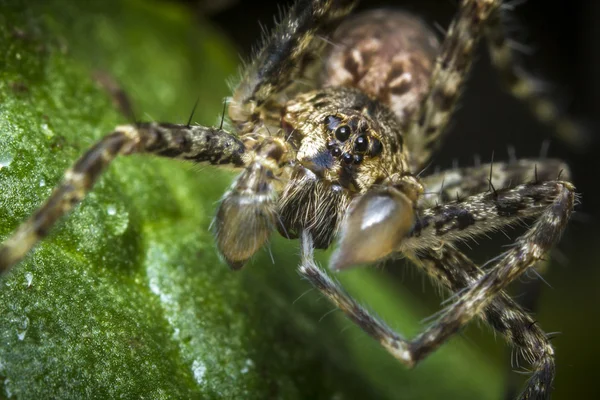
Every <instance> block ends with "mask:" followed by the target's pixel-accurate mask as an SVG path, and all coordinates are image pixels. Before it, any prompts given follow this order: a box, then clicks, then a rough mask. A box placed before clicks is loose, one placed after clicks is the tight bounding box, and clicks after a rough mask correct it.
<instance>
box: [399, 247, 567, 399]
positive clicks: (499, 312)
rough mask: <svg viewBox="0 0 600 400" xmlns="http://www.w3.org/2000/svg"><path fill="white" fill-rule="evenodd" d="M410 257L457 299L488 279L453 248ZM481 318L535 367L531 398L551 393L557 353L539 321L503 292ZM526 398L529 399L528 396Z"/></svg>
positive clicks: (409, 255)
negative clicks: (479, 281)
mask: <svg viewBox="0 0 600 400" xmlns="http://www.w3.org/2000/svg"><path fill="white" fill-rule="evenodd" d="M407 256H408V257H409V258H410V259H411V260H412V261H413V262H414V263H415V264H416V265H418V266H419V267H421V268H423V269H424V270H425V271H426V272H427V274H429V275H430V276H431V277H432V278H434V280H435V282H436V283H440V284H441V285H442V286H443V287H445V288H446V289H448V290H449V291H451V292H452V293H455V296H459V293H461V292H462V291H464V290H465V289H466V288H468V287H470V286H472V285H474V284H475V283H476V282H477V281H478V280H480V279H481V278H482V277H483V275H484V271H483V270H482V269H480V268H479V267H478V266H477V265H476V264H474V263H473V262H472V261H471V260H470V259H469V258H468V257H467V256H466V255H464V254H463V253H461V252H460V251H458V250H457V249H456V248H454V247H453V246H451V245H444V246H442V247H441V248H439V249H428V250H423V251H419V252H418V253H407ZM479 316H480V317H481V318H482V319H483V320H484V321H485V322H486V323H487V324H488V325H490V326H491V327H492V328H494V330H495V331H496V332H498V333H500V334H502V335H503V336H504V337H505V339H506V340H507V342H508V343H510V344H511V345H512V346H513V347H514V348H515V349H516V350H518V356H520V357H521V358H523V359H525V360H526V361H527V362H528V363H529V364H530V365H531V366H532V376H531V378H530V381H529V383H528V385H527V389H526V392H527V391H529V392H530V393H531V396H533V393H535V392H533V390H534V389H535V390H537V391H538V392H543V393H549V392H550V389H551V386H552V382H553V380H554V371H555V363H554V349H553V348H552V345H551V343H550V340H549V339H548V336H547V335H546V334H545V333H544V331H542V329H541V328H540V327H539V326H538V325H537V324H536V321H535V320H534V319H533V318H531V316H529V315H528V314H527V313H526V312H525V311H524V309H523V308H522V306H520V305H519V304H517V303H516V302H515V301H514V300H512V299H511V298H510V297H509V296H508V295H507V294H506V293H505V292H504V291H501V292H499V293H498V295H497V296H496V297H495V298H494V299H493V300H492V301H491V302H490V303H489V304H488V305H487V306H486V307H485V308H484V309H483V312H482V313H481V314H479ZM517 361H518V359H517ZM513 391H514V389H513V390H510V392H513ZM528 396H529V395H528ZM531 396H530V397H531ZM511 397H512V396H511ZM522 397H524V398H527V396H525V395H523V396H522Z"/></svg>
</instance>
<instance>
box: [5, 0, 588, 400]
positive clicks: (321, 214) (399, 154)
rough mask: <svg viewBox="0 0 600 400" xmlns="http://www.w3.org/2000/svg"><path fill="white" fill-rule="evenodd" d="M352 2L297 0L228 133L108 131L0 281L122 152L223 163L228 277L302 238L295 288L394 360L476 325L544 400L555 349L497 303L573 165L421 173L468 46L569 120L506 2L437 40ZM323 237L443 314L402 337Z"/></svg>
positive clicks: (558, 120) (465, 12)
mask: <svg viewBox="0 0 600 400" xmlns="http://www.w3.org/2000/svg"><path fill="white" fill-rule="evenodd" d="M355 3H356V1H351V0H314V1H308V0H300V1H297V2H296V3H295V4H294V5H293V6H292V7H291V8H290V9H289V11H288V13H287V14H286V15H285V16H283V18H282V19H281V21H280V22H279V23H278V24H277V26H276V28H275V29H274V30H273V32H272V33H271V35H270V36H269V37H268V38H266V40H265V42H264V43H263V45H262V47H261V49H260V50H259V51H258V52H257V53H256V55H255V57H254V59H253V61H252V62H251V63H249V64H248V65H246V67H245V69H244V71H243V72H242V76H241V81H240V83H239V84H238V85H237V88H236V89H235V91H234V93H233V96H232V98H231V99H230V101H229V105H228V117H229V119H230V123H231V125H230V126H231V129H229V130H231V131H232V132H229V131H228V130H226V129H223V128H222V127H219V128H213V127H205V126H198V125H191V124H189V123H188V124H185V125H180V124H172V123H156V122H151V123H136V124H131V125H124V126H119V127H117V128H116V129H115V131H114V132H113V133H111V134H109V135H108V136H106V137H105V138H104V139H102V140H100V141H99V142H98V143H97V144H95V145H94V146H93V147H92V148H91V149H89V150H88V151H87V152H86V153H85V154H84V155H83V156H82V157H81V158H80V159H79V160H78V161H77V162H76V163H75V164H74V165H73V167H72V168H71V169H69V170H68V171H67V172H66V174H65V177H64V180H63V181H62V183H61V184H60V185H59V186H58V187H57V188H56V189H55V190H54V192H53V193H52V195H51V196H50V198H49V199H48V200H47V201H46V203H44V205H43V206H42V207H41V208H40V209H39V210H38V211H37V212H35V214H33V216H32V217H30V218H29V219H28V220H27V221H26V222H24V223H23V224H22V225H21V226H20V227H19V228H18V229H17V230H16V232H15V233H14V234H13V235H12V236H11V237H10V238H9V239H8V240H6V241H5V242H4V244H3V245H2V247H1V248H0V271H8V270H9V269H10V268H11V267H12V266H14V265H15V264H17V263H18V262H19V261H20V260H21V259H22V258H23V257H24V256H25V255H26V254H27V253H28V252H29V251H30V250H31V248H32V247H34V245H35V244H36V243H37V242H38V241H39V240H40V239H42V238H43V237H45V236H46V235H47V234H48V232H49V230H50V228H51V227H52V226H53V225H54V224H55V223H56V221H57V220H58V219H59V218H60V217H62V216H63V215H65V214H66V213H67V212H69V211H70V210H71V209H72V208H73V207H75V205H77V204H78V203H79V202H80V201H81V200H82V199H83V198H84V197H85V195H86V194H87V193H88V192H89V191H90V190H91V189H92V186H93V184H94V182H95V181H96V180H97V179H98V177H99V176H100V175H101V173H102V172H103V171H104V170H105V169H106V167H108V165H109V164H110V163H111V162H112V161H113V160H114V159H115V157H117V156H118V155H130V154H136V153H149V154H154V155H158V156H163V157H169V158H177V159H183V160H189V161H192V162H196V163H210V164H213V165H226V166H233V167H237V168H239V169H240V170H241V174H240V175H239V177H238V178H237V179H236V180H235V182H234V183H233V185H232V186H231V188H230V189H229V191H228V192H227V193H226V194H225V195H224V196H223V198H222V200H221V202H220V205H219V207H218V211H217V214H216V217H215V220H214V224H213V226H214V230H215V236H216V243H217V247H218V249H219V251H220V253H221V254H222V256H223V258H224V260H225V261H226V262H227V263H228V264H229V266H230V267H231V268H232V269H236V270H237V269H239V268H241V267H242V266H243V265H244V264H245V263H246V262H247V261H248V260H249V259H250V258H251V257H252V256H253V255H254V254H255V253H256V252H257V251H258V250H259V249H260V248H261V247H262V246H263V245H264V244H265V242H266V241H267V240H268V238H269V236H270V234H271V232H272V231H273V230H274V229H275V228H277V229H278V230H279V232H280V233H281V234H282V235H283V236H285V237H288V238H297V237H300V238H301V247H302V261H301V264H300V266H299V268H298V271H299V273H300V275H301V276H302V277H304V278H306V279H307V280H308V281H309V282H310V283H311V284H312V285H313V286H315V287H316V288H317V289H319V290H320V291H321V293H323V294H324V295H325V296H326V297H327V298H329V300H331V301H332V302H333V303H334V304H335V305H336V306H337V307H339V309H341V310H342V311H343V312H344V313H345V314H346V315H347V316H348V318H349V319H351V320H352V321H354V322H355V323H356V324H357V325H358V326H360V327H361V328H362V329H363V330H364V331H365V332H366V333H367V334H369V335H370V336H372V337H373V338H374V339H376V340H378V341H379V342H380V343H381V345H382V346H384V347H385V349H386V350H387V351H389V353H390V354H392V355H393V356H394V357H396V358H397V359H398V360H399V361H400V362H402V363H404V364H405V365H407V366H409V367H412V366H415V365H416V364H417V363H418V362H419V361H421V360H422V359H424V358H425V357H426V356H428V355H429V354H430V353H431V352H432V351H434V350H435V349H436V348H437V347H439V346H440V345H441V344H442V343H444V342H445V341H446V340H447V339H448V338H449V337H451V336H452V335H453V334H455V333H456V332H458V331H459V330H460V329H461V328H462V327H463V326H464V325H465V324H467V323H468V322H469V321H470V320H471V319H473V317H479V318H481V319H482V320H483V321H485V322H486V323H487V324H489V325H490V326H491V327H492V328H493V329H495V330H496V331H497V332H498V333H500V334H502V335H503V336H504V337H505V338H506V340H507V341H508V342H509V343H510V344H511V345H512V346H514V347H515V348H516V349H518V351H519V352H520V354H521V355H522V356H523V357H524V358H525V359H526V360H527V361H528V362H529V363H530V364H531V370H532V375H531V378H530V379H529V381H528V383H527V385H526V387H525V389H524V391H523V392H522V393H521V395H520V398H522V399H528V398H536V399H537V398H548V397H549V396H550V392H551V386H552V382H553V379H554V372H555V364H554V350H553V348H552V346H551V344H550V342H549V339H548V337H547V335H546V334H545V333H544V332H543V331H542V330H541V328H540V327H539V326H538V325H537V324H536V322H535V321H534V320H533V319H532V318H531V317H530V316H529V315H528V314H527V313H526V312H525V311H524V310H523V309H522V308H521V306H519V305H518V304H517V303H516V302H515V301H514V300H512V299H511V298H510V297H509V296H508V295H507V294H506V292H505V291H504V289H505V288H506V287H507V286H508V285H509V284H510V283H511V282H512V281H514V280H515V279H516V278H517V277H519V276H520V275H521V274H523V273H524V272H525V271H527V270H528V268H530V267H532V266H533V265H534V264H535V263H536V262H537V261H539V260H541V259H542V258H543V256H544V254H546V253H547V252H548V251H549V250H550V249H551V248H552V247H553V246H554V245H555V244H556V242H557V241H558V240H559V237H560V235H561V233H562V232H563V230H564V229H565V226H566V225H567V222H568V220H569V217H570V215H571V212H572V210H573V206H574V203H575V201H576V195H575V191H574V187H573V185H572V184H571V183H570V182H569V181H568V179H569V176H568V168H567V167H566V166H565V165H564V163H562V162H561V161H558V160H551V159H545V158H544V159H538V160H518V161H517V160H513V161H511V162H508V163H500V162H496V163H491V164H487V165H480V166H475V167H471V168H462V169H454V170H452V171H447V172H441V173H434V174H432V175H429V176H421V175H422V172H423V171H424V169H425V168H426V166H427V163H428V161H429V159H430V157H431V155H432V153H433V152H434V151H435V150H436V149H437V148H438V146H439V144H440V143H441V141H442V137H443V134H444V133H445V132H446V131H447V126H448V122H449V120H450V118H451V116H452V114H453V111H454V110H455V109H456V105H457V102H458V100H459V98H460V94H461V92H462V90H463V87H464V84H465V80H466V78H467V76H468V72H469V69H470V67H471V64H472V62H473V58H474V51H475V49H476V47H477V44H478V42H479V41H480V39H481V38H485V39H486V41H487V44H488V48H489V52H490V54H491V58H492V63H493V65H494V66H495V67H496V68H497V69H498V70H499V72H500V75H501V76H502V77H503V78H504V80H505V82H506V84H507V85H508V89H509V90H510V92H511V93H512V94H514V95H515V96H516V97H518V98H520V99H522V100H523V101H524V102H526V103H527V104H528V105H529V106H531V108H532V111H533V112H534V113H535V114H536V115H537V116H538V117H539V118H540V119H541V120H542V121H544V122H546V123H548V124H550V125H552V126H554V127H555V128H556V131H557V132H558V133H559V135H561V136H562V137H563V138H565V139H567V140H568V139H569V138H572V137H573V135H574V133H573V132H574V130H573V129H574V128H573V124H572V123H570V122H569V120H568V119H567V118H565V117H563V116H561V115H560V113H558V111H557V110H556V108H555V107H554V106H553V104H552V103H551V102H549V101H548V100H546V99H544V98H543V97H541V96H538V95H537V94H536V93H535V90H534V86H533V84H532V82H531V80H529V79H528V78H527V76H526V75H524V74H523V73H522V72H521V70H520V69H519V68H518V66H517V64H516V62H515V60H514V58H513V55H512V52H511V49H510V46H509V44H508V39H507V37H506V34H505V32H504V30H503V26H502V13H503V7H505V5H503V4H502V2H501V0H462V1H461V2H460V6H459V11H458V13H457V15H456V17H455V18H454V20H453V21H452V23H451V25H450V27H449V29H448V31H447V33H446V35H445V38H444V39H443V41H442V42H441V43H439V42H438V39H437V37H436V35H435V34H434V33H433V32H432V31H431V29H430V28H429V27H427V26H426V25H425V24H424V23H422V22H421V21H420V20H418V19H416V18H415V17H413V16H411V15H409V14H406V13H403V12H399V11H385V12H383V11H381V10H375V11H368V12H364V13H359V14H357V15H354V16H350V17H347V16H348V15H349V14H350V12H351V11H352V9H353V8H354V6H355ZM323 38H326V39H325V40H324V39H323ZM455 194H456V197H455ZM523 220H531V221H533V223H532V224H531V225H530V226H529V228H528V230H527V231H526V232H525V233H524V234H523V235H522V236H520V237H519V238H518V239H517V240H516V241H515V242H514V244H513V245H512V246H511V247H510V248H509V249H508V250H507V251H505V252H504V253H502V254H500V255H499V256H498V257H496V258H495V259H494V260H493V261H492V262H491V267H490V268H489V269H487V270H483V269H482V268H481V266H479V265H477V264H475V263H474V262H473V261H471V260H470V259H469V258H468V257H467V256H466V255H465V254H463V253H462V252H461V251H460V250H458V248H457V247H456V244H457V243H458V242H461V241H465V240H467V239H470V238H473V237H474V236H477V235H484V234H486V233H488V232H491V231H498V230H502V229H504V228H506V227H508V226H511V225H515V224H518V223H520V222H521V221H523ZM336 237H337V238H338V244H337V249H336V250H335V252H334V254H333V255H332V257H331V260H330V267H331V268H332V269H333V270H342V269H345V268H348V267H350V266H353V265H356V264H365V263H372V262H376V261H378V260H382V259H386V258H389V257H393V256H397V255H398V254H402V255H403V256H405V257H407V258H408V259H410V260H412V261H413V262H414V263H415V264H416V265H417V266H419V267H421V268H423V269H424V270H425V272H426V273H427V274H429V275H430V276H431V277H433V278H435V280H437V281H438V282H439V283H440V284H441V285H442V286H444V287H445V288H447V289H448V290H449V291H451V292H453V293H455V297H454V298H453V303H452V305H450V306H449V307H447V308H446V309H445V310H444V312H443V314H441V317H440V318H439V319H438V320H437V321H436V322H435V323H433V324H432V325H430V326H429V327H427V328H426V329H425V330H424V332H423V333H421V334H420V335H418V336H417V337H415V338H413V339H406V338H404V337H403V336H402V335H400V334H398V333H396V332H394V331H393V330H392V329H390V328H389V327H388V326H387V325H386V324H385V323H383V322H382V321H381V320H379V319H377V318H376V317H374V316H372V315H371V314H369V312H368V311H367V310H366V309H365V308H363V307H362V306H361V305H359V304H358V303H357V302H356V301H355V300H353V298H352V297H351V296H350V295H348V294H347V293H346V292H345V291H344V290H343V289H342V288H341V287H340V285H339V284H338V283H337V282H336V281H334V280H332V279H331V278H330V277H329V276H328V275H327V274H326V273H325V272H324V271H323V270H321V269H320V268H319V267H318V266H317V264H316V263H315V262H314V259H313V248H320V249H324V248H328V247H329V246H330V245H331V244H332V243H333V241H334V240H335V239H336Z"/></svg>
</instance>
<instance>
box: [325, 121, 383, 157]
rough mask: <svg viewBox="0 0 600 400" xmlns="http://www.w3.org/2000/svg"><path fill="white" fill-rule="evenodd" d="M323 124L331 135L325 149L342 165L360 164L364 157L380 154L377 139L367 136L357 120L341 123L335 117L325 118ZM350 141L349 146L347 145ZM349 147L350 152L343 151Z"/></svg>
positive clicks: (363, 125) (365, 129)
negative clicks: (339, 160)
mask: <svg viewBox="0 0 600 400" xmlns="http://www.w3.org/2000/svg"><path fill="white" fill-rule="evenodd" d="M323 123H324V124H325V126H326V127H327V130H329V131H330V132H331V133H332V138H331V140H330V141H329V142H328V143H327V149H328V150H329V152H330V153H331V155H332V156H334V157H335V158H338V159H341V160H342V162H343V163H344V164H348V165H350V164H355V165H358V164H360V163H361V162H362V161H363V159H364V156H369V157H376V156H378V155H379V154H381V152H382V150H383V146H382V144H381V142H380V141H379V139H377V138H375V137H373V136H372V135H369V133H368V131H367V126H366V124H360V123H359V121H358V120H357V119H354V118H352V119H350V120H349V121H347V122H346V123H343V121H342V119H341V118H339V117H337V116H335V115H328V116H327V117H325V119H324V121H323ZM348 141H350V144H351V146H348V145H347V143H348ZM343 147H345V148H346V149H347V148H348V147H350V151H343V150H342V148H343Z"/></svg>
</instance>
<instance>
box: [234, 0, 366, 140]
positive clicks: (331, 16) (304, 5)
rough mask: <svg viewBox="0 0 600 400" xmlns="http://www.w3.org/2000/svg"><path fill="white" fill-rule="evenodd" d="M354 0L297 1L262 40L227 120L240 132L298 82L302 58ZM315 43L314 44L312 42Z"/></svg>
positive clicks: (318, 42)
mask: <svg viewBox="0 0 600 400" xmlns="http://www.w3.org/2000/svg"><path fill="white" fill-rule="evenodd" d="M356 3H357V0H297V1H296V2H295V3H294V4H293V5H292V6H291V7H290V9H289V11H288V12H287V13H286V14H285V15H284V16H283V17H282V18H281V21H280V22H279V23H278V24H277V26H276V27H275V28H274V29H273V31H272V33H271V35H269V36H268V37H267V38H265V40H264V43H263V44H262V46H261V48H260V49H259V51H258V52H257V53H256V55H255V57H254V58H253V59H252V61H251V62H250V63H249V64H248V65H247V66H246V67H245V68H244V74H243V75H242V76H241V81H240V83H239V84H238V86H237V87H236V89H235V92H234V94H233V98H232V100H231V102H230V104H229V116H230V118H231V120H232V121H233V122H234V123H235V124H236V125H237V127H238V128H239V129H240V130H241V131H245V132H250V131H252V128H251V126H249V125H251V124H252V123H253V122H252V121H255V120H257V118H255V117H256V116H257V115H259V114H260V113H261V111H262V110H261V107H262V106H263V105H264V104H265V103H267V102H268V100H270V99H271V98H272V97H273V96H274V95H277V94H281V93H283V92H284V91H285V89H286V88H287V87H288V86H290V85H292V84H293V83H294V81H295V80H297V79H298V78H300V77H301V76H302V73H303V66H304V64H305V61H306V57H307V56H308V55H309V54H310V53H312V52H314V51H315V50H316V49H315V46H316V45H317V44H320V45H323V44H325V42H324V41H322V40H320V39H317V38H318V36H319V35H321V34H324V33H325V30H326V29H327V28H328V27H329V25H331V23H332V22H334V21H335V20H337V19H339V18H342V17H344V16H346V15H347V14H348V13H350V11H352V9H353V8H354V6H355V5H356ZM316 39H317V40H316Z"/></svg>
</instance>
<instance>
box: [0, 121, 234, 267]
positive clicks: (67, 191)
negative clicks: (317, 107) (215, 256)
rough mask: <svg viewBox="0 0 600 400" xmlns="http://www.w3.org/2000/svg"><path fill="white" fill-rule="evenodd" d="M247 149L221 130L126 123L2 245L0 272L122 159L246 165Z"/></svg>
mask: <svg viewBox="0 0 600 400" xmlns="http://www.w3.org/2000/svg"><path fill="white" fill-rule="evenodd" d="M244 152H245V148H244V145H243V144H242V143H241V142H240V141H239V140H238V139H237V138H235V137H234V136H232V135H230V134H229V133H228V132H225V131H223V130H221V129H216V128H206V127H203V126H188V125H175V124H165V123H143V124H137V125H124V126H120V127H117V128H116V130H115V131H114V132H113V133H111V134H109V135H108V136H106V137H104V138H103V139H102V140H100V141H99V142H98V143H96V144H95V145H94V146H93V147H92V148H90V149H89V150H88V151H87V152H86V153H85V154H84V155H83V156H82V157H81V158H80V159H79V160H77V162H76V163H75V164H74V165H73V166H72V167H71V168H70V169H69V170H67V172H66V173H65V176H64V179H63V181H62V182H61V183H60V184H59V185H58V186H57V187H56V188H55V189H54V191H53V193H52V195H51V196H50V198H49V199H48V200H46V202H45V203H44V204H43V205H42V206H41V207H40V208H39V209H38V210H37V211H36V212H35V213H34V214H33V215H32V216H31V217H30V218H29V219H28V220H27V221H25V222H24V223H23V224H21V225H20V226H19V227H18V228H17V230H16V231H15V232H14V233H13V235H12V236H11V237H10V238H8V239H7V240H6V241H5V242H4V243H2V245H1V246H0V273H4V272H7V271H8V270H9V269H10V268H11V267H12V266H13V265H15V264H16V263H18V262H19V261H20V260H21V259H22V258H23V257H24V256H25V255H26V254H27V252H28V251H29V250H31V248H32V247H33V246H35V244H36V243H37V242H38V241H39V240H40V239H42V238H44V237H45V236H46V235H47V234H48V232H49V231H50V229H51V228H52V226H53V225H54V224H55V223H56V221H58V219H59V218H60V217H62V216H63V215H65V214H67V213H68V212H69V211H70V210H72V209H73V208H74V207H75V206H76V205H77V204H78V203H79V202H81V200H83V198H84V197H85V196H86V194H87V193H88V192H89V191H90V190H91V189H92V186H93V185H94V183H95V182H96V180H97V179H98V177H99V176H100V175H101V174H102V172H103V171H104V169H105V168H106V167H108V165H109V164H110V163H111V162H112V161H113V160H114V159H115V158H116V157H117V156H118V155H129V154H134V153H151V154H155V155H159V156H164V157H170V158H179V159H183V160H190V161H193V162H208V163H211V164H215V165H220V164H232V165H234V166H238V167H241V166H243V165H244V159H243V156H244Z"/></svg>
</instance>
